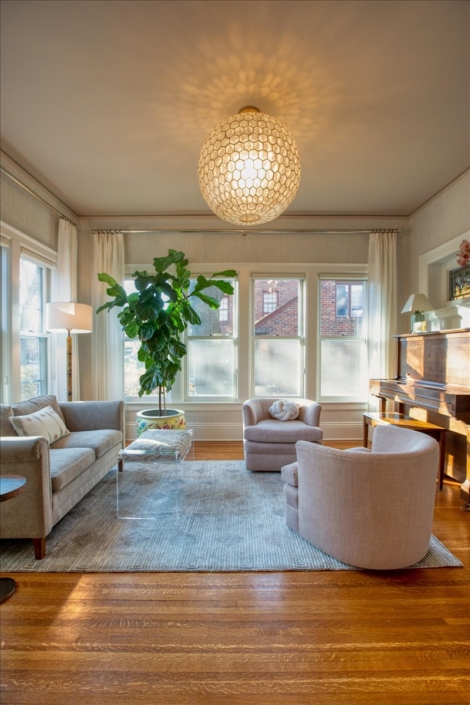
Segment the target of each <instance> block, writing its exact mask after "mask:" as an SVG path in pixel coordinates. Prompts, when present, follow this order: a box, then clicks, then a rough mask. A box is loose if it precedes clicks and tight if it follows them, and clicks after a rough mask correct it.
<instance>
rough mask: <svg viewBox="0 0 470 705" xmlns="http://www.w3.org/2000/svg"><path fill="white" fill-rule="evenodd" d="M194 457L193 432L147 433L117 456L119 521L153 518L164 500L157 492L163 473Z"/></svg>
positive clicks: (159, 431)
mask: <svg viewBox="0 0 470 705" xmlns="http://www.w3.org/2000/svg"><path fill="white" fill-rule="evenodd" d="M192 458H193V431H192V430H191V429H186V430H184V431H172V430H149V431H145V432H144V433H142V435H141V436H139V438H137V439H136V440H135V441H133V442H132V443H131V444H130V445H129V446H127V448H123V450H121V451H120V453H119V456H118V472H117V482H116V488H117V496H116V508H117V517H118V519H155V517H156V515H157V514H158V513H159V511H161V510H162V506H163V504H164V503H165V501H166V498H165V497H163V496H162V495H161V493H160V492H159V485H160V483H161V480H162V474H163V473H166V472H174V471H175V470H176V469H177V467H178V465H180V464H181V463H182V462H183V461H184V460H186V459H189V460H190V459H192Z"/></svg>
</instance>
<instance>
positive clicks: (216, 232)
mask: <svg viewBox="0 0 470 705" xmlns="http://www.w3.org/2000/svg"><path fill="white" fill-rule="evenodd" d="M91 232H92V233H93V234H95V233H107V234H109V235H112V234H113V233H124V234H126V235H135V234H138V233H179V234H190V233H204V234H205V235H210V234H211V233H213V234H214V235H220V234H221V233H224V234H230V233H241V234H242V235H250V234H257V235H262V234H265V235H289V234H292V233H324V234H325V235H335V234H338V235H340V234H348V233H349V234H360V233H364V234H366V235H369V234H370V233H390V232H392V233H398V232H400V231H399V230H397V229H396V228H388V229H384V230H377V229H375V228H367V229H352V228H349V229H348V228H345V229H343V230H328V229H326V228H301V229H300V228H291V229H283V230H267V229H266V230H241V229H240V230H239V229H236V228H233V229H231V230H207V229H204V228H197V229H196V228H195V229H193V230H190V229H188V228H185V229H180V228H149V229H145V228H142V229H140V230H123V229H118V230H116V229H113V230H106V229H102V228H96V229H91Z"/></svg>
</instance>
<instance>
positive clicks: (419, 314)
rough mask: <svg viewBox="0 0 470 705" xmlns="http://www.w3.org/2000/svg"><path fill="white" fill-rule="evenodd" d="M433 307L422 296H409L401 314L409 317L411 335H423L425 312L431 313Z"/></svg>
mask: <svg viewBox="0 0 470 705" xmlns="http://www.w3.org/2000/svg"><path fill="white" fill-rule="evenodd" d="M433 309H434V306H433V305H432V304H431V303H430V302H429V301H428V299H427V297H426V296H425V295H424V294H411V296H410V297H409V299H408V301H407V302H406V304H405V305H404V306H403V308H402V310H401V312H402V313H409V312H410V311H413V315H412V316H411V333H424V332H425V331H426V319H425V317H424V312H425V311H433Z"/></svg>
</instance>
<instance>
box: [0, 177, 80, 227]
mask: <svg viewBox="0 0 470 705" xmlns="http://www.w3.org/2000/svg"><path fill="white" fill-rule="evenodd" d="M0 171H1V173H2V174H5V176H7V177H8V178H9V179H11V181H13V182H14V183H15V184H17V186H19V187H20V188H22V189H23V191H26V193H29V195H30V196H33V198H35V199H36V200H37V201H39V202H40V203H42V204H43V205H44V206H46V208H49V210H50V211H52V212H53V213H55V214H56V215H58V216H59V218H63V219H64V220H66V221H67V222H68V223H71V224H72V225H74V226H75V227H77V224H76V223H74V222H73V221H72V220H70V218H67V216H66V215H64V214H63V213H61V212H60V211H58V210H57V208H54V206H51V204H50V203H48V202H47V201H45V200H44V198H41V196H38V194H37V193H34V191H32V190H31V189H30V188H28V186H26V185H25V184H23V182H22V181H20V180H19V179H17V178H16V176H13V174H10V172H9V171H7V170H6V169H5V168H4V167H3V166H2V167H0Z"/></svg>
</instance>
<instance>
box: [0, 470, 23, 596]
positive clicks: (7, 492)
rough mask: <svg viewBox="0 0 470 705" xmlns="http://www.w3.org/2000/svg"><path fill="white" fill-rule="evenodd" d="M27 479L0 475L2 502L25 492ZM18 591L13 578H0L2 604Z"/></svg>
mask: <svg viewBox="0 0 470 705" xmlns="http://www.w3.org/2000/svg"><path fill="white" fill-rule="evenodd" d="M25 484H26V478H25V477H22V476H21V475H0V502H6V501H7V500H8V499H13V497H16V496H17V495H19V494H20V493H21V492H23V490H24V486H25ZM15 590H16V583H15V581H14V580H13V578H0V603H2V602H5V600H8V598H9V597H11V596H12V595H13V593H14V592H15Z"/></svg>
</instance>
